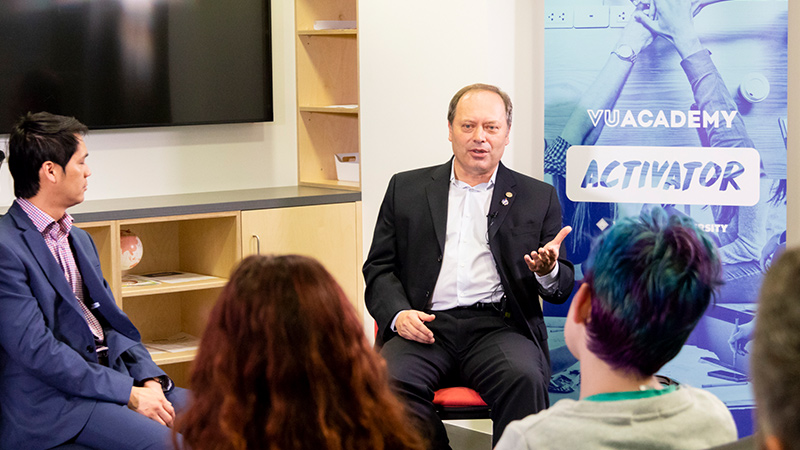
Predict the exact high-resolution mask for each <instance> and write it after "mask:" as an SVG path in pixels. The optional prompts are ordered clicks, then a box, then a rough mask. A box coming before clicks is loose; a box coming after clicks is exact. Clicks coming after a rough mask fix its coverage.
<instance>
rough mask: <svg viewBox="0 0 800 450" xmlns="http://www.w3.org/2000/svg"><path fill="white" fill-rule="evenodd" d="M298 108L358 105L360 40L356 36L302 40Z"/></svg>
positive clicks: (300, 39) (299, 61)
mask: <svg viewBox="0 0 800 450" xmlns="http://www.w3.org/2000/svg"><path fill="white" fill-rule="evenodd" d="M297 39H298V43H297V46H298V47H297V104H298V106H301V107H302V106H329V105H355V104H358V40H357V39H356V36H354V35H333V36H298V38H297Z"/></svg>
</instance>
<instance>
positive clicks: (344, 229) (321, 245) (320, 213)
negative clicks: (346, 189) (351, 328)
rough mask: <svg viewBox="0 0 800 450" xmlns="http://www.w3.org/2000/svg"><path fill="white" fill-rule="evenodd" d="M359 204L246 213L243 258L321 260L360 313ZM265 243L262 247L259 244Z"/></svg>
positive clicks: (244, 217) (244, 215) (243, 225)
mask: <svg viewBox="0 0 800 450" xmlns="http://www.w3.org/2000/svg"><path fill="white" fill-rule="evenodd" d="M360 206H361V205H360V202H355V203H337V204H330V205H314V206H299V207H294V208H275V209H264V210H256V211H242V255H243V256H247V255H252V254H255V253H256V252H257V251H259V250H258V247H259V246H260V252H261V254H262V255H267V254H298V255H305V256H311V257H313V258H316V259H317V260H319V261H320V262H321V263H322V265H323V266H325V268H326V269H327V270H328V271H329V272H330V273H331V274H332V275H333V277H334V278H335V279H336V281H337V282H338V283H339V284H340V285H341V286H342V289H343V290H344V292H345V294H347V297H348V298H349V299H350V302H351V303H352V304H353V306H354V307H355V308H356V311H358V314H359V316H360V315H361V311H362V310H363V308H362V307H361V306H360V305H361V304H363V301H362V300H361V298H362V297H363V292H362V289H361V286H362V282H361V232H360V231H361V230H360V226H361V220H360V217H359V216H360V212H361V208H360ZM259 242H260V244H259Z"/></svg>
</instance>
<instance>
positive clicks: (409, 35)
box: [358, 0, 543, 252]
mask: <svg viewBox="0 0 800 450" xmlns="http://www.w3.org/2000/svg"><path fill="white" fill-rule="evenodd" d="M536 3H537V2H531V1H530V0H470V1H464V0H439V1H423V0H408V1H405V2H394V1H387V0H369V1H360V2H359V11H358V20H359V56H360V77H361V152H362V157H361V158H362V159H361V164H362V166H361V177H362V181H361V185H362V200H363V217H364V220H363V226H364V250H365V252H366V251H368V250H369V245H370V243H371V240H372V231H373V228H374V224H375V219H376V216H377V214H378V209H379V207H380V202H381V200H382V199H383V194H384V192H385V190H386V185H387V183H388V181H389V178H390V177H391V175H392V174H394V173H395V172H398V171H402V170H408V169H413V168H417V167H424V166H429V165H434V164H440V163H442V162H445V161H447V159H448V158H449V157H450V156H451V155H452V148H451V146H450V142H449V141H448V140H447V118H446V115H447V105H448V103H449V101H450V98H451V97H452V96H453V94H454V93H455V92H456V91H458V89H460V88H461V87H463V86H465V85H467V84H471V83H476V82H482V83H490V84H495V85H498V86H500V87H501V88H502V89H503V90H505V91H506V92H508V93H509V95H511V98H512V100H513V101H514V121H513V124H512V127H511V144H510V145H509V147H508V148H507V149H506V153H505V156H504V158H503V161H504V163H505V164H506V165H508V166H510V167H512V168H514V169H517V170H519V171H521V172H524V173H527V174H531V175H534V176H540V175H541V168H540V166H541V164H535V161H541V159H542V152H543V149H542V148H541V147H542V145H541V142H542V138H541V135H542V134H541V130H540V129H541V120H534V114H535V112H536V104H535V102H534V92H535V91H540V90H541V88H538V87H537V86H540V85H542V76H541V75H539V74H534V72H536V71H538V70H539V68H535V58H533V57H532V53H533V52H534V47H537V48H536V51H537V52H539V49H538V47H539V46H541V42H537V44H539V45H537V46H534V36H533V33H534V31H533V28H534V27H532V26H531V25H532V24H533V23H537V24H538V23H540V22H541V20H539V19H536V18H535V16H536V17H538V16H539V15H540V14H541V12H540V11H539V9H540V8H537V7H536V6H534V4H536ZM534 10H535V11H534ZM540 41H541V40H540ZM534 69H536V70H534ZM532 80H533V82H532ZM535 88H536V89H535ZM534 124H537V125H535V126H534ZM534 136H539V138H538V139H534ZM537 171H538V173H537Z"/></svg>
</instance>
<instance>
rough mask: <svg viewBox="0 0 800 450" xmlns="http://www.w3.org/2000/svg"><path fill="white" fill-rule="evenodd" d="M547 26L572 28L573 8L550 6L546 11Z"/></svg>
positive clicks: (545, 21)
mask: <svg viewBox="0 0 800 450" xmlns="http://www.w3.org/2000/svg"><path fill="white" fill-rule="evenodd" d="M544 27H545V28H572V8H548V9H546V10H545V11H544Z"/></svg>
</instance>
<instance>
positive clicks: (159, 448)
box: [71, 387, 189, 450]
mask: <svg viewBox="0 0 800 450" xmlns="http://www.w3.org/2000/svg"><path fill="white" fill-rule="evenodd" d="M166 397H167V400H169V401H170V402H171V403H172V407H173V408H175V413H176V414H178V413H180V411H181V410H183V409H184V408H185V407H186V406H187V405H188V401H189V391H188V390H186V389H181V388H179V387H176V388H173V389H172V391H170V392H168V393H167V395H166ZM71 442H72V443H73V444H78V445H82V446H86V447H90V448H98V449H112V448H113V449H115V450H144V449H147V450H166V449H174V448H175V447H174V446H173V445H172V430H171V429H169V428H167V427H165V426H164V425H161V424H160V423H158V422H156V421H154V420H152V419H150V418H147V417H145V416H143V415H142V414H139V413H138V412H136V411H132V410H130V409H128V407H127V406H126V405H118V404H116V403H106V402H98V403H97V404H96V405H95V408H94V411H92V414H91V415H90V416H89V421H88V422H87V423H86V425H85V426H84V427H83V430H81V432H80V433H79V434H78V436H76V437H75V439H73V440H72V441H71ZM178 442H181V441H180V440H179V441H178Z"/></svg>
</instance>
